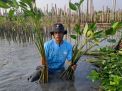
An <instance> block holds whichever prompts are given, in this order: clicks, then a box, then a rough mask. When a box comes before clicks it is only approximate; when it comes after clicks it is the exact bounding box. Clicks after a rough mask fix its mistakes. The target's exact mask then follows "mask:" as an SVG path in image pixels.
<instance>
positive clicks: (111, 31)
mask: <svg viewBox="0 0 122 91" xmlns="http://www.w3.org/2000/svg"><path fill="white" fill-rule="evenodd" d="M121 28H122V22H114V23H112V25H111V28H109V29H107V30H106V35H114V34H115V33H116V32H117V31H118V30H119V29H121Z"/></svg>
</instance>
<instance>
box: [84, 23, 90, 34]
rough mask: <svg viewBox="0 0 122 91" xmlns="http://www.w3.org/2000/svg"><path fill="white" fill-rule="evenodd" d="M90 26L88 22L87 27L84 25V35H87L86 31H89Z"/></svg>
mask: <svg viewBox="0 0 122 91" xmlns="http://www.w3.org/2000/svg"><path fill="white" fill-rule="evenodd" d="M88 28H89V27H88V24H87V23H86V24H85V27H84V29H83V34H84V35H86V33H87V31H88Z"/></svg>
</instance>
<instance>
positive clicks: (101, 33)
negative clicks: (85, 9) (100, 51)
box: [94, 30, 105, 38]
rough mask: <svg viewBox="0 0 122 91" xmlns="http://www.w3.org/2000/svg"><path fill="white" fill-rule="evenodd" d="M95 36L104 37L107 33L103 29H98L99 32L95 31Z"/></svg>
mask: <svg viewBox="0 0 122 91" xmlns="http://www.w3.org/2000/svg"><path fill="white" fill-rule="evenodd" d="M94 37H95V38H104V37H105V33H104V31H103V30H101V31H97V32H95V33H94Z"/></svg>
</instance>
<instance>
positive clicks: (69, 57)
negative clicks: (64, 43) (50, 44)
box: [67, 45, 73, 61]
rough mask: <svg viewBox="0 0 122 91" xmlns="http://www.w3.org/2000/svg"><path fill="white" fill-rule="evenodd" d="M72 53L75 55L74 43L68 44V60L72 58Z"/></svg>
mask: <svg viewBox="0 0 122 91" xmlns="http://www.w3.org/2000/svg"><path fill="white" fill-rule="evenodd" d="M72 55H73V51H72V45H71V46H68V55H67V60H68V61H71V60H72Z"/></svg>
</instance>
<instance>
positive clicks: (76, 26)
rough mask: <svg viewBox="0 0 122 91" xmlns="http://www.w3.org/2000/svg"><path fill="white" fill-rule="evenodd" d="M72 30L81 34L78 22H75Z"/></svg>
mask: <svg viewBox="0 0 122 91" xmlns="http://www.w3.org/2000/svg"><path fill="white" fill-rule="evenodd" d="M74 30H75V31H76V33H77V34H79V35H81V31H80V24H76V25H75V28H74Z"/></svg>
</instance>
